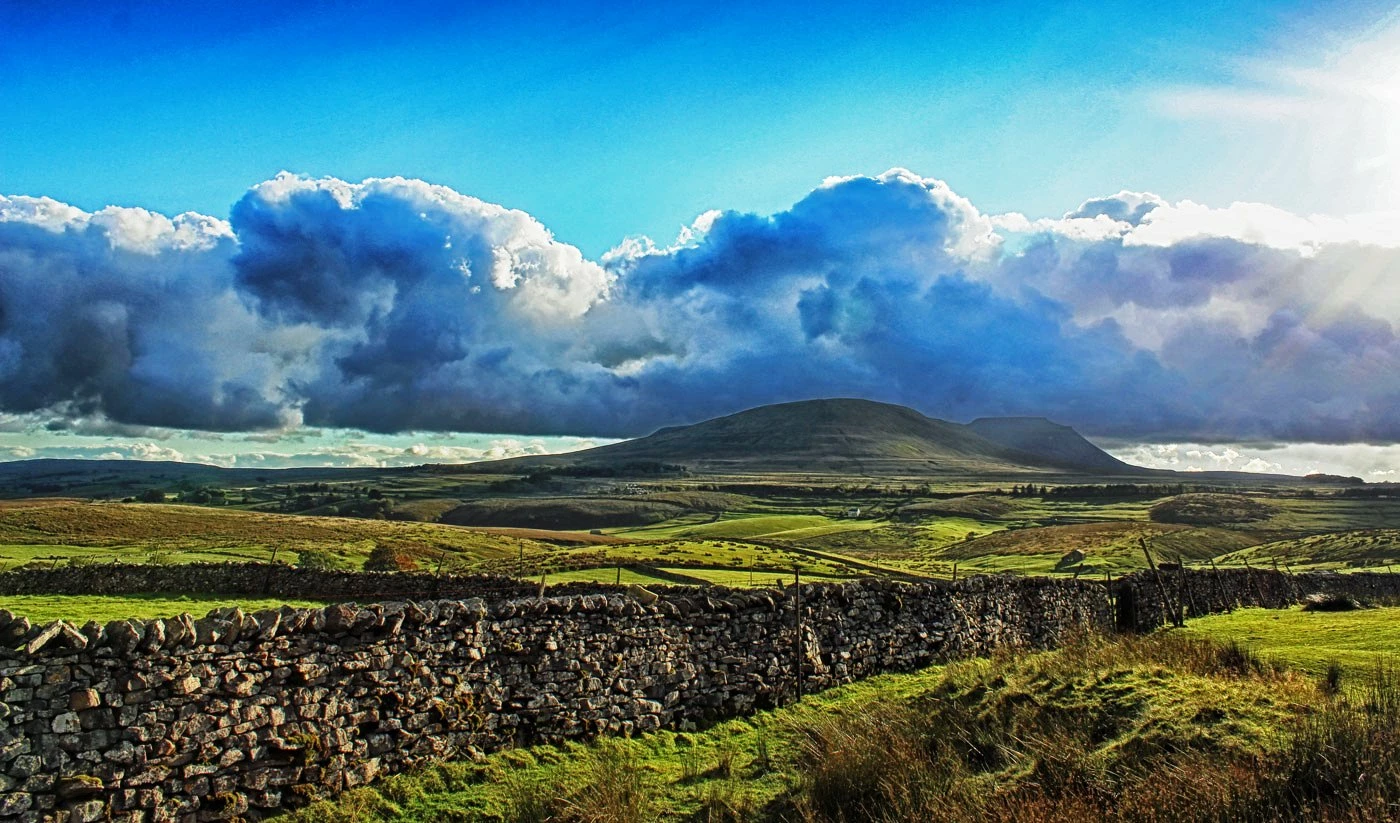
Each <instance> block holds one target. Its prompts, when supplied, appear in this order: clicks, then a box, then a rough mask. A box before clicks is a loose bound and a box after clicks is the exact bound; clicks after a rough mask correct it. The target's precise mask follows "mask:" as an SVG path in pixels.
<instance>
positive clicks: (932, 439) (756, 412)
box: [474, 399, 1150, 475]
mask: <svg viewBox="0 0 1400 823" xmlns="http://www.w3.org/2000/svg"><path fill="white" fill-rule="evenodd" d="M645 463H663V464H676V465H684V466H686V467H687V468H690V469H692V470H696V471H743V472H755V471H779V472H781V471H819V472H829V473H843V474H856V475H860V474H884V475H918V474H1018V473H1025V472H1063V473H1076V474H1094V475H1129V474H1149V473H1150V472H1149V471H1148V470H1146V469H1138V468H1136V467H1134V466H1129V465H1128V464H1126V463H1123V462H1121V461H1119V460H1117V459H1116V458H1114V457H1112V456H1110V455H1109V454H1107V453H1106V452H1104V451H1103V450H1101V449H1099V448H1098V447H1096V446H1094V445H1093V444H1092V443H1090V442H1089V441H1088V440H1085V439H1084V438H1083V437H1081V436H1079V434H1078V433H1077V432H1075V431H1074V430H1073V429H1071V428H1069V427H1068V426H1060V425H1057V424H1054V423H1051V422H1050V421H1048V420H1045V419H1043V418H1004V419H998V418H984V419H982V420H978V421H976V422H975V423H973V424H970V425H962V424H959V423H950V422H947V421H945V420H937V419H934V418H931V417H926V416H925V415H923V414H920V413H919V412H917V411H915V410H914V409H910V408H906V407H904V406H896V405H892V404H889V403H877V402H875V401H871V400H857V399H833V400H803V401H797V402H793V403H779V404H775V405H770V406H760V407H758V408H754V409H749V410H747V411H742V412H739V413H737V414H731V415H728V416H726V417H718V418H715V419H713V420H706V421H704V422H702V423H696V424H694V425H690V426H674V427H670V428H664V429H661V430H659V431H657V432H656V433H654V434H652V435H649V436H647V437H642V438H638V439H636V440H628V441H625V442H622V443H614V444H611V445H607V446H600V447H598V448H594V449H587V450H584V451H579V452H572V453H569V454H563V455H548V456H531V457H517V458H512V459H509V460H498V461H492V462H489V463H481V464H475V466H474V468H477V469H479V470H482V471H522V470H527V469H532V468H546V467H555V468H561V467H603V466H625V465H629V464H645Z"/></svg>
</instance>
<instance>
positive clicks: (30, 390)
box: [0, 198, 282, 430]
mask: <svg viewBox="0 0 1400 823" xmlns="http://www.w3.org/2000/svg"><path fill="white" fill-rule="evenodd" d="M56 211H58V212H61V213H60V214H55V212H56ZM74 212H76V210H69V209H66V207H62V206H61V204H55V203H53V202H52V201H42V200H30V199H27V198H10V199H5V200H4V201H3V202H0V215H3V216H4V217H6V218H9V219H0V407H3V410H4V411H8V412H43V411H51V410H52V411H57V412H60V413H61V414H63V415H64V416H72V417H92V416H96V415H101V416H106V417H109V418H111V419H113V420H115V421H119V422H122V423H128V424H136V425H153V426H174V427H181V428H199V429H208V430H236V429H256V428H270V427H274V426H277V425H279V422H280V420H281V416H282V410H281V408H280V400H279V398H277V397H276V396H275V391H273V389H272V386H271V385H270V384H268V383H267V382H265V380H264V379H263V378H264V375H262V374H260V373H259V367H258V366H257V365H256V364H251V363H249V362H247V361H246V360H245V361H242V362H240V361H239V360H238V359H237V358H230V359H225V358H223V357H221V354H222V353H223V352H222V351H221V346H222V344H223V343H224V342H225V341H226V340H228V339H229V338H237V337H239V336H242V335H245V334H246V333H247V332H248V331H249V326H248V323H249V320H250V318H249V317H248V316H247V315H246V314H245V313H242V312H241V311H240V310H239V306H238V303H237V301H236V300H234V299H233V297H232V294H231V292H230V290H229V289H230V273H229V270H228V268H227V264H226V261H227V258H228V254H229V252H230V251H231V247H232V238H230V237H229V236H228V235H227V234H226V232H225V231H224V230H223V229H222V227H221V226H220V225H219V223H218V221H212V220H208V219H207V218H200V217H198V216H193V215H185V216H181V217H179V218H176V219H175V220H174V221H171V220H168V219H166V218H164V217H161V216H159V215H153V214H150V213H148V212H145V211H142V210H139V209H128V210H119V209H109V210H105V211H103V212H99V213H97V214H95V215H82V214H81V213H74ZM25 217H29V218H30V219H28V220H26V219H24V218H25ZM45 221H47V223H45Z"/></svg>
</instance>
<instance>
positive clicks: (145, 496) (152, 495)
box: [136, 489, 165, 503]
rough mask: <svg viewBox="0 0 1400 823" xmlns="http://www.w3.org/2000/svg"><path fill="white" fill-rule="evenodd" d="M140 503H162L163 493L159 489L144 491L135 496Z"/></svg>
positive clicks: (163, 499)
mask: <svg viewBox="0 0 1400 823" xmlns="http://www.w3.org/2000/svg"><path fill="white" fill-rule="evenodd" d="M136 499H137V500H140V501H141V502H142V503H164V502H165V492H163V491H161V490H160V489H146V490H145V491H143V492H141V493H140V494H138V495H137V496H136Z"/></svg>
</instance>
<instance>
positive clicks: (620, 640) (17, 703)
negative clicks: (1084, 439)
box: [0, 567, 1112, 821]
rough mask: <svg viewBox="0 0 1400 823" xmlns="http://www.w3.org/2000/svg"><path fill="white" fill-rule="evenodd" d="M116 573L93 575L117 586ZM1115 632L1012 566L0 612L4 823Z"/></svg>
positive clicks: (369, 770) (676, 711)
mask: <svg viewBox="0 0 1400 823" xmlns="http://www.w3.org/2000/svg"><path fill="white" fill-rule="evenodd" d="M63 571H71V572H82V573H84V574H87V570H84V569H76V570H63ZM98 571H107V573H108V574H110V569H105V570H98ZM296 571H297V574H298V575H300V570H296ZM207 572H208V569H207V568H206V569H205V570H204V571H201V572H198V573H201V574H202V573H207ZM24 574H31V573H24ZM126 574H127V575H128V576H127V577H125V578H123V579H124V580H126V581H127V582H130V581H131V580H132V579H133V578H132V577H131V576H130V575H131V574H134V573H126ZM149 574H150V575H151V577H149V578H147V580H148V582H154V583H155V585H154V587H153V588H154V589H155V590H171V589H173V588H175V587H174V586H173V585H172V584H173V581H174V580H175V579H176V578H174V577H161V575H163V574H164V575H169V574H177V575H178V574H179V572H178V571H177V570H176V569H175V568H173V567H171V568H165V567H156V568H155V569H153V570H151V571H150V572H149ZM274 574H278V573H274ZM254 577H255V575H254ZM376 577H379V576H376ZM383 577H384V579H385V580H388V578H389V577H390V576H383ZM432 577H433V576H431V575H409V576H404V578H403V581H408V580H410V579H412V580H414V583H413V584H412V585H415V586H417V585H426V584H427V583H428V582H429V581H428V580H425V579H423V578H432ZM3 578H4V576H0V581H3ZM34 579H35V578H33V577H32V576H31V577H28V578H25V580H26V581H28V582H30V583H32V582H33V581H34ZM101 579H102V580H105V581H108V582H107V583H104V584H103V585H104V587H103V588H98V589H97V590H98V591H112V589H111V588H106V587H105V586H107V585H117V584H116V583H112V582H110V581H112V580H115V579H116V578H101ZM277 579H278V580H283V581H284V582H285V581H295V580H301V581H302V582H305V581H306V580H315V581H324V580H328V579H330V578H324V577H305V578H302V577H299V576H293V575H291V574H290V573H288V575H287V576H286V577H285V578H280V577H279V578H277ZM401 582H402V581H395V582H392V583H389V584H388V585H389V586H399V585H400V584H401ZM6 585H8V586H9V588H6V587H5V586H6ZM122 585H125V584H122ZM278 585H281V584H280V583H279V584H278ZM365 585H366V586H369V584H365ZM403 585H408V583H406V582H403ZM248 586H249V588H247V589H245V590H243V591H244V592H246V593H249V594H259V595H262V594H266V593H268V590H267V589H263V588H260V586H261V581H258V580H255V579H253V578H249V579H248ZM376 586H379V584H378V583H376ZM16 588H17V585H16V584H15V583H14V582H13V579H11V581H10V582H9V583H8V584H4V585H0V591H14V590H15V589H16ZM370 588H375V587H370ZM382 589H383V587H382V586H379V588H376V590H382ZM360 590H361V589H345V590H342V592H343V593H345V594H349V593H350V592H352V591H360ZM275 591H277V592H278V595H279V596H282V595H285V596H289V597H290V596H297V597H316V596H325V594H324V593H325V591H326V590H324V589H319V588H297V589H296V590H295V591H293V590H291V589H276V590H275ZM553 591H555V590H551V592H553ZM645 599H647V600H651V598H650V597H646V598H645ZM1111 627H1112V615H1111V613H1110V611H1109V608H1108V598H1107V597H1106V593H1105V590H1104V588H1103V587H1102V586H1101V585H1099V584H1097V583H1092V582H1086V581H1071V580H1045V579H1030V578H1015V577H1008V576H999V577H974V578H969V579H965V580H962V581H959V582H957V583H937V582H930V583H923V584H908V583H895V582H887V581H878V580H872V581H862V582H856V583H849V584H843V585H804V586H801V587H795V586H794V587H788V588H786V589H781V590H778V589H773V590H753V591H732V590H718V589H716V590H701V589H674V590H665V591H663V592H661V593H660V594H659V596H658V597H657V598H655V599H654V600H653V601H652V602H648V603H644V602H641V601H640V600H638V599H634V598H632V597H629V596H627V595H625V594H622V593H620V592H618V591H613V592H612V593H596V594H578V595H575V594H564V595H562V596H548V597H544V598H539V597H523V598H522V597H510V598H507V599H495V600H487V599H483V598H480V597H476V598H472V599H466V600H419V601H410V602H404V601H393V602H383V603H376V604H372V605H368V606H354V605H348V604H338V605H333V606H328V607H326V608H323V609H293V608H282V609H277V610H271V611H262V612H257V613H254V614H249V613H245V612H243V611H241V610H238V609H223V610H216V611H215V612H212V613H211V614H210V615H209V616H207V617H204V618H201V619H197V620H195V619H191V618H190V617H189V616H182V617H179V618H174V619H161V620H148V621H115V622H112V623H108V624H107V625H105V626H102V625H98V624H96V623H89V624H87V625H86V626H82V627H74V626H71V625H68V624H66V623H61V622H60V623H53V624H50V625H47V626H34V625H30V624H29V621H27V620H25V619H24V618H22V617H16V616H14V615H11V614H9V613H5V612H0V694H3V697H4V703H3V707H0V715H3V716H0V819H5V820H22V821H39V820H45V819H55V818H57V819H67V820H73V821H93V820H105V819H109V818H110V819H113V820H123V821H172V820H222V819H233V818H237V817H242V818H250V819H256V818H258V817H261V816H264V815H265V814H268V813H271V812H273V811H276V810H279V809H283V808H286V807H288V806H292V805H296V804H298V803H300V802H304V801H305V800H307V799H309V798H311V797H315V796H318V795H322V794H327V793H333V792H337V791H341V790H344V789H347V788H351V787H354V786H359V785H363V784H365V783H367V782H369V781H371V780H373V779H375V778H376V777H378V776H380V775H384V774H388V773H394V772H399V771H402V770H405V769H409V768H412V767H414V766H417V765H420V764H423V763H425V762H427V761H429V760H432V759H434V758H440V757H447V756H463V755H465V754H468V753H470V752H472V751H489V750H494V749H498V748H500V747H502V746H507V745H511V744H515V743H530V742H541V741H563V740H569V739H580V738H586V737H590V736H594V735H598V734H605V733H630V732H641V731H648V730H652V729H658V728H661V727H682V726H684V725H687V724H689V723H692V722H703V721H709V720H713V719H718V718H723V717H730V716H734V715H740V714H744V713H747V712H750V711H752V710H754V709H756V708H760V707H766V706H772V705H776V704H780V703H782V702H784V701H787V700H790V699H792V698H793V697H794V695H795V694H796V693H797V691H798V689H799V678H800V684H801V685H800V688H802V689H804V690H808V691H815V690H819V689H825V688H829V687H831V686H836V685H839V684H843V683H848V682H851V681H854V680H858V679H860V678H864V677H868V676H870V675H874V674H879V673H882V672H893V671H908V670H912V669H917V668H920V667H923V666H927V665H929V664H932V663H935V662H939V661H944V660H949V659H954V658H962V657H969V656H975V655H982V654H986V653H988V652H990V651H992V650H993V649H996V648H999V647H1007V646H1012V647H1018V648H1046V647H1051V646H1054V645H1056V644H1058V643H1060V642H1061V641H1063V640H1064V639H1065V638H1066V637H1068V636H1070V635H1072V634H1078V633H1082V632H1090V631H1105V630H1110V629H1111Z"/></svg>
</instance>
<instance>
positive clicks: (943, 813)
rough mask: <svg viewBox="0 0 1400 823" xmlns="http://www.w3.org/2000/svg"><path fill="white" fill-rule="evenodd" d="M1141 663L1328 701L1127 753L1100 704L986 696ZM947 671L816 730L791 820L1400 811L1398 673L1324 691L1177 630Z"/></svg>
mask: <svg viewBox="0 0 1400 823" xmlns="http://www.w3.org/2000/svg"><path fill="white" fill-rule="evenodd" d="M1143 664H1156V665H1161V666H1163V667H1164V668H1174V669H1176V670H1179V671H1190V672H1194V673H1196V674H1198V675H1201V676H1205V677H1211V678H1216V679H1220V680H1223V681H1231V680H1236V681H1241V680H1244V681H1264V682H1265V683H1273V684H1275V685H1277V686H1278V687H1279V688H1281V689H1287V690H1295V691H1296V690H1299V689H1303V688H1309V689H1312V690H1313V694H1314V695H1316V696H1317V697H1318V698H1320V699H1318V700H1317V701H1316V702H1315V703H1314V704H1313V705H1314V706H1315V708H1313V709H1312V710H1311V711H1306V712H1302V713H1301V714H1300V716H1299V717H1298V718H1297V720H1296V722H1294V723H1293V724H1291V725H1290V726H1288V727H1287V728H1286V729H1285V730H1284V731H1283V735H1282V740H1281V741H1279V742H1278V743H1277V745H1275V746H1274V747H1272V748H1270V749H1267V750H1264V751H1261V752H1238V751H1234V752H1232V751H1220V750H1217V749H1215V748H1213V747H1212V746H1209V745H1194V744H1192V743H1191V742H1190V740H1189V738H1186V737H1181V738H1179V739H1177V740H1175V741H1174V742H1172V743H1170V744H1168V745H1159V746H1156V747H1152V746H1145V747H1144V746H1140V745H1136V746H1133V747H1130V748H1129V749H1126V750H1120V751H1119V752H1118V754H1120V755H1126V756H1120V757H1116V758H1115V757H1114V756H1113V752H1111V751H1110V752H1108V753H1107V754H1106V752H1105V750H1104V747H1103V746H1102V745H1101V744H1102V743H1103V742H1104V738H1105V734H1106V730H1105V729H1103V728H1100V727H1099V726H1100V725H1101V723H1102V722H1103V718H1096V717H1094V716H1093V714H1094V713H1093V712H1085V713H1084V715H1083V716H1081V717H1078V718H1076V717H1073V716H1068V715H1066V714H1065V713H1064V712H1062V711H1060V710H1058V709H1057V708H1056V707H1054V706H1053V705H1052V701H1049V700H1047V701H1045V702H1043V703H1040V702H1037V701H1036V699H1035V698H1034V697H1030V698H1029V699H1025V700H1019V699H1018V700H1016V701H1012V702H1011V703H1010V704H1008V703H1007V702H1005V701H1004V700H1003V701H996V700H991V701H989V700H987V699H986V698H987V695H989V694H990V693H991V691H992V690H994V689H997V688H1004V687H1005V686H1006V684H1007V682H1008V680H1009V679H1010V678H1012V677H1017V678H1021V679H1026V678H1029V679H1030V680H1031V681H1035V680H1042V681H1043V682H1046V683H1056V685H1055V686H1053V687H1052V688H1054V689H1065V688H1069V687H1072V684H1073V683H1074V682H1075V678H1076V677H1077V676H1082V675H1083V674H1084V673H1085V672H1086V671H1091V670H1095V669H1097V670H1100V671H1103V670H1105V669H1106V668H1112V667H1119V668H1122V669H1126V667H1131V666H1140V665H1143ZM950 677H952V678H954V682H950V684H949V685H950V686H951V688H946V689H944V690H943V694H942V695H941V697H940V699H935V700H932V701H916V702H913V703H908V704H902V705H895V706H889V707H886V708H884V709H882V710H880V711H877V712H871V713H867V714H863V715H860V716H855V717H843V718H829V719H827V720H824V721H822V722H820V723H818V724H816V725H814V726H813V727H812V728H811V729H810V730H809V732H808V738H807V740H806V744H805V745H804V747H803V750H802V760H801V763H800V775H801V778H800V783H799V786H800V788H799V791H798V792H797V794H796V796H795V797H794V798H793V799H792V809H793V811H794V813H795V814H794V816H795V817H796V818H797V819H799V820H802V821H806V823H855V821H877V822H879V821H890V823H893V821H905V820H942V821H950V822H961V821H967V823H1002V822H1003V821H1004V822H1005V823H1011V821H1018V822H1019V823H1070V822H1071V821H1075V822H1076V823H1078V821H1094V820H1102V821H1124V823H1128V822H1131V823H1227V821H1239V822H1240V823H1265V822H1266V821H1300V822H1301V821H1326V822H1327V823H1332V822H1334V821H1335V822H1336V823H1342V821H1346V822H1347V823H1373V822H1374V823H1379V821H1389V820H1397V819H1400V681H1397V678H1396V677H1395V676H1394V674H1393V673H1392V672H1390V671H1388V670H1384V669H1382V670H1379V671H1378V672H1377V673H1376V676H1375V677H1374V679H1373V682H1372V683H1371V685H1370V686H1369V688H1368V689H1366V690H1365V691H1364V692H1362V693H1352V694H1349V695H1340V696H1337V697H1336V698H1334V699H1321V698H1322V697H1323V695H1322V690H1321V689H1320V687H1319V686H1318V685H1317V684H1309V685H1306V686H1305V685H1304V684H1303V683H1302V682H1301V681H1299V680H1298V679H1297V678H1294V677H1292V676H1291V675H1288V674H1287V673H1285V672H1282V671H1280V670H1278V669H1276V668H1275V667H1273V666H1271V665H1269V664H1268V663H1266V662H1264V661H1261V660H1259V659H1258V658H1257V657H1255V656H1254V655H1252V654H1251V653H1250V652H1249V651H1248V650H1247V649H1245V648H1243V647H1240V646H1237V645H1234V646H1232V645H1223V644H1217V643H1212V642H1203V641H1199V640H1194V639H1190V638H1184V637H1179V636H1173V635H1170V634H1167V635H1160V636H1154V637H1150V638H1145V639H1133V640H1126V641H1121V642H1114V643H1104V642H1084V643H1079V644H1076V645H1075V646H1073V647H1071V648H1068V649H1065V650H1064V651H1063V652H1061V653H1059V654H1056V655H1046V656H1043V657H1042V658H1038V659H1036V661H1035V662H1033V663H1024V662H1023V663H1012V662H1004V661H994V662H992V663H990V664H987V665H985V666H983V667H982V668H981V669H980V670H975V671H973V672H971V673H970V674H968V673H965V674H964V675H963V678H964V679H963V681H962V682H960V683H958V682H955V681H956V675H950ZM1223 688H1224V687H1222V692H1221V698H1222V701H1225V700H1227V699H1228V694H1227V692H1225V691H1224V690H1223ZM1110 714H1111V712H1110ZM1209 719H1210V718H1207V720H1209ZM1110 722H1111V721H1110ZM1108 734H1109V735H1110V736H1111V732H1110V733H1108ZM1130 742H1133V741H1130ZM1140 742H1141V741H1136V743H1138V744H1140ZM1114 745H1117V744H1114Z"/></svg>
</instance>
